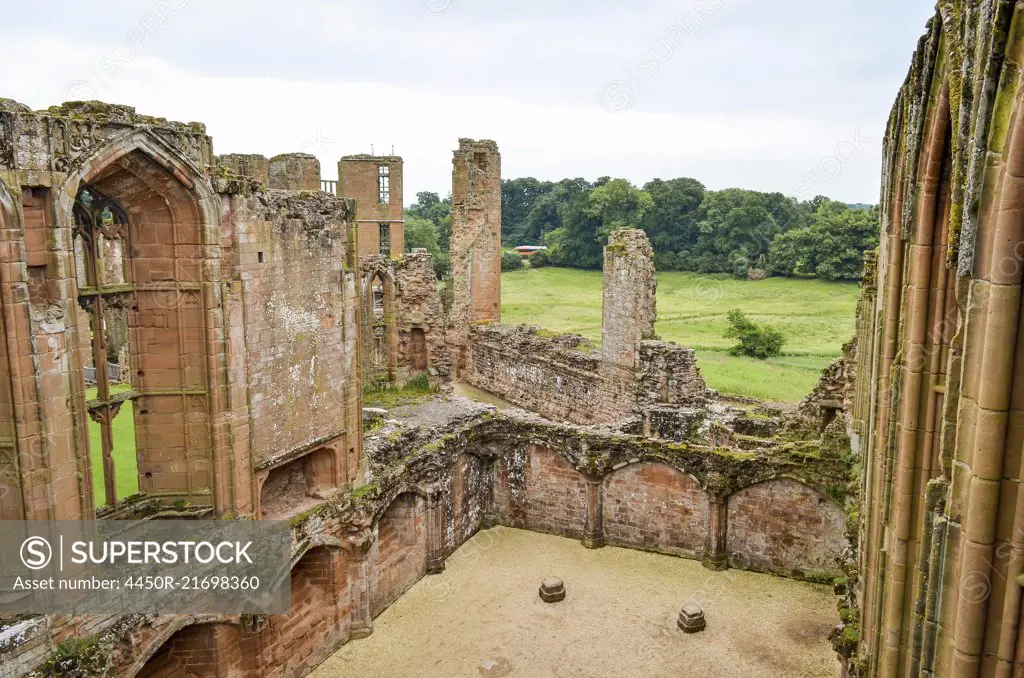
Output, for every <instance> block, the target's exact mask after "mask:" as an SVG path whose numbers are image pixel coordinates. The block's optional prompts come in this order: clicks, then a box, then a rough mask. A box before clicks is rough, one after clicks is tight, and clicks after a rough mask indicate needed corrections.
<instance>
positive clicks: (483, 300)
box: [448, 139, 501, 375]
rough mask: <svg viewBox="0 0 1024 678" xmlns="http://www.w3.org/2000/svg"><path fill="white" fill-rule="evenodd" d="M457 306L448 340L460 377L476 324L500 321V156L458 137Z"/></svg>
mask: <svg viewBox="0 0 1024 678" xmlns="http://www.w3.org/2000/svg"><path fill="white" fill-rule="evenodd" d="M451 257H452V283H453V295H452V307H451V314H450V318H451V325H450V330H449V332H448V344H449V348H450V350H451V354H452V359H453V360H454V362H455V373H456V375H458V374H459V373H460V372H461V371H462V370H463V369H465V367H466V360H467V355H466V349H467V345H468V343H469V330H470V327H471V326H472V324H473V323H479V322H498V321H500V320H501V154H500V153H498V145H497V144H496V143H494V142H493V141H476V140H474V139H459V150H457V151H455V157H454V159H453V160H452V238H451Z"/></svg>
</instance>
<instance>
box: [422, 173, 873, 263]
mask: <svg viewBox="0 0 1024 678" xmlns="http://www.w3.org/2000/svg"><path fill="white" fill-rule="evenodd" d="M619 228H642V229H643V230H644V231H646V232H647V235H648V237H649V238H650V240H651V245H652V247H653V248H654V257H655V264H656V266H657V268H658V270H661V271H693V272H697V273H719V274H729V275H733V276H736V277H744V278H745V277H748V276H759V275H782V276H816V277H819V278H824V279H828V280H858V279H860V277H861V273H862V270H861V269H862V259H863V253H864V252H865V251H866V250H869V249H873V248H874V247H876V246H877V245H878V229H879V222H878V211H877V209H876V208H875V207H870V206H864V205H853V206H851V205H846V204H844V203H840V202H836V201H833V200H829V199H828V198H826V197H823V196H819V197H816V198H814V199H813V200H807V201H800V200H797V199H795V198H791V197H787V196H785V195H783V194H781V193H760V192H757V191H748V190H743V189H738V188H730V189H725V190H722V191H709V190H707V189H706V188H705V187H704V185H703V184H701V183H700V182H699V181H697V180H695V179H690V178H679V179H668V180H663V179H654V180H652V181H649V182H647V183H646V184H644V186H642V187H637V186H635V185H633V184H632V183H631V182H630V181H628V180H626V179H612V178H610V177H602V178H600V179H598V180H597V181H595V182H589V181H587V180H586V179H582V178H576V179H562V180H561V181H557V182H552V181H540V180H538V179H534V178H532V177H525V178H520V179H507V180H505V181H503V182H502V229H501V230H502V244H503V245H504V246H505V247H514V246H516V245H545V246H547V248H548V250H547V253H546V260H547V263H549V264H551V265H553V266H564V267H570V268H582V269H599V268H601V265H602V261H603V248H604V245H605V243H606V242H607V241H608V236H609V234H611V232H612V231H615V230H617V229H619ZM405 233H406V246H407V248H410V249H411V248H413V247H425V248H426V249H427V250H429V251H430V252H431V253H432V254H434V256H435V261H436V264H437V267H438V273H439V275H443V274H444V272H445V270H446V268H447V267H448V266H449V261H448V254H447V253H448V248H449V244H450V240H451V199H450V198H445V199H441V198H440V197H439V196H438V194H436V193H430V192H423V193H417V194H416V203H415V204H413V205H412V206H410V207H409V208H407V210H406V225H405Z"/></svg>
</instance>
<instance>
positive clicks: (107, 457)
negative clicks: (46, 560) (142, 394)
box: [74, 188, 139, 506]
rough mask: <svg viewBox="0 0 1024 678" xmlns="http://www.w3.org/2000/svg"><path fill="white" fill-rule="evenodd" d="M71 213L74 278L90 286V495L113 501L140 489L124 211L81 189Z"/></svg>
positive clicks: (83, 301) (85, 300) (82, 299)
mask: <svg viewBox="0 0 1024 678" xmlns="http://www.w3.org/2000/svg"><path fill="white" fill-rule="evenodd" d="M74 213H75V229H74V245H75V267H76V278H77V279H78V282H79V285H80V286H81V287H82V288H85V289H87V290H88V292H87V293H86V294H83V295H81V296H79V305H80V306H81V308H83V309H84V311H85V315H86V316H87V317H88V328H89V338H90V344H91V351H90V352H89V357H90V358H91V360H89V361H87V363H86V366H85V367H84V374H83V377H84V381H85V385H86V401H87V407H88V411H89V420H90V421H89V450H90V456H91V460H90V461H91V467H92V477H93V491H94V495H95V496H94V498H95V503H96V505H97V506H104V505H106V506H116V505H117V502H118V498H119V497H126V496H129V495H132V494H135V493H136V492H138V491H139V478H138V457H137V455H136V449H135V420H134V412H133V401H134V398H135V397H136V396H137V393H136V392H135V391H134V390H133V388H132V383H131V356H130V341H129V333H128V310H129V308H131V306H132V303H133V297H134V295H133V289H132V288H131V285H130V282H131V281H130V279H128V278H127V277H126V268H125V259H126V253H127V252H129V251H130V245H129V243H128V228H127V226H128V217H127V214H126V213H125V211H124V210H123V209H122V208H121V207H120V206H118V205H117V203H115V202H114V201H113V200H110V199H109V198H107V197H105V196H103V195H102V194H100V193H99V192H98V191H95V190H94V189H91V188H87V189H83V190H82V191H81V192H80V193H79V195H78V199H77V200H76V202H75V209H74ZM82 283H85V284H84V285H83V284H82ZM82 320H83V322H82V324H83V325H84V324H85V322H84V321H85V318H82ZM90 362H91V366H90V365H89V363H90Z"/></svg>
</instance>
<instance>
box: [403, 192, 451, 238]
mask: <svg viewBox="0 0 1024 678" xmlns="http://www.w3.org/2000/svg"><path fill="white" fill-rule="evenodd" d="M405 213H406V218H408V217H409V216H412V217H417V218H420V219H426V220H428V221H432V222H433V223H434V225H435V226H437V246H438V248H440V249H441V250H442V251H444V252H447V251H448V250H449V249H450V248H451V238H452V198H451V196H448V197H447V198H445V199H444V200H442V199H441V198H440V197H438V195H437V193H432V192H430V191H421V192H419V193H417V194H416V202H415V203H413V204H412V205H411V206H410V207H408V208H407V209H406V210H405Z"/></svg>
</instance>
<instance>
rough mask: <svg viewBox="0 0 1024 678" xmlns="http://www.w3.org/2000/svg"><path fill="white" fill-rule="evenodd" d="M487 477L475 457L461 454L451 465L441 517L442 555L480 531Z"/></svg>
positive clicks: (486, 500)
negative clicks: (442, 527) (447, 493)
mask: <svg viewBox="0 0 1024 678" xmlns="http://www.w3.org/2000/svg"><path fill="white" fill-rule="evenodd" d="M490 486H491V476H490V474H489V473H488V466H487V465H486V464H485V463H484V462H483V460H481V459H480V458H479V457H476V456H473V455H471V454H463V455H461V456H460V457H459V458H458V460H456V462H455V473H454V475H453V477H452V487H451V493H450V498H451V500H450V502H449V503H448V506H447V511H446V515H445V533H444V552H445V555H446V556H448V555H451V554H452V553H453V552H454V551H455V550H456V549H457V548H459V546H461V545H462V543H463V542H465V541H466V540H467V539H469V538H470V537H472V536H473V535H474V534H476V532H477V531H478V530H479V529H480V528H481V526H482V525H483V521H484V516H485V513H486V511H487V503H488V500H489V498H490V495H491V493H490Z"/></svg>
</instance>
